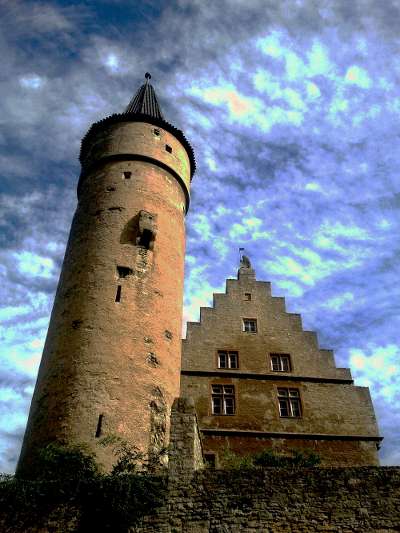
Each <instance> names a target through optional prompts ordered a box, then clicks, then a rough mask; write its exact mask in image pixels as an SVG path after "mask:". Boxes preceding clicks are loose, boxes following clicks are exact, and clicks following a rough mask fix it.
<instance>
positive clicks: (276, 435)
mask: <svg viewBox="0 0 400 533" xmlns="http://www.w3.org/2000/svg"><path fill="white" fill-rule="evenodd" d="M200 432H201V433H203V435H216V436H221V437H229V436H232V437H257V438H262V439H301V440H341V441H343V440H347V441H349V440H351V441H370V442H371V441H372V442H381V441H382V440H383V437H379V436H377V435H336V434H333V433H332V434H329V433H285V432H280V431H253V430H246V429H215V428H200Z"/></svg>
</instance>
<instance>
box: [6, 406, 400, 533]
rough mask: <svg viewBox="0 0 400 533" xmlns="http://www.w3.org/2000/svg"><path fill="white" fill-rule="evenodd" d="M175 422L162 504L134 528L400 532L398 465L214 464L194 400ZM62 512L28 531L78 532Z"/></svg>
mask: <svg viewBox="0 0 400 533" xmlns="http://www.w3.org/2000/svg"><path fill="white" fill-rule="evenodd" d="M171 428H172V429H171V438H170V453H169V468H168V489H167V492H166V495H165V499H164V503H163V504H162V505H161V506H160V507H158V508H157V509H156V510H155V511H154V512H153V513H152V514H151V515H149V516H145V517H143V518H142V520H141V522H140V523H138V524H136V525H135V526H133V527H132V528H131V529H130V533H206V532H210V533H239V532H240V533H250V532H253V533H256V532H258V533H289V532H291V533H300V532H302V533H314V532H340V533H355V532H359V533H366V532H370V533H372V532H373V533H389V532H394V531H400V468H399V467H376V466H371V467H349V468H338V467H323V468H319V467H313V468H275V467H269V468H262V469H250V470H210V469H206V468H204V464H203V458H202V444H201V440H200V433H199V430H198V427H197V417H196V413H195V407H194V402H193V401H192V400H190V399H184V398H179V399H176V400H175V402H174V404H173V407H172V413H171ZM16 512H17V510H16ZM57 513H58V511H57V510H55V512H52V514H51V516H49V521H48V526H46V527H44V528H43V527H40V528H37V529H29V533H39V532H40V533H56V532H57V533H58V532H63V533H64V532H71V533H72V532H75V531H78V524H79V517H74V518H73V519H71V512H67V513H66V512H65V509H64V510H59V515H58V514H57ZM72 514H73V513H72ZM0 515H1V512H0ZM63 517H64V518H63ZM1 522H2V520H1V517H0V525H1ZM7 533H9V532H8V531H7ZM13 533H22V531H18V532H15V531H13Z"/></svg>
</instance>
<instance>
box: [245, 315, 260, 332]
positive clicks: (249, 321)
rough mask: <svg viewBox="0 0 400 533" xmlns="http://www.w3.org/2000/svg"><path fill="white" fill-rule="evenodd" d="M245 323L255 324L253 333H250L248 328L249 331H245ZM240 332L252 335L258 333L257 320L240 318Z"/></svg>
mask: <svg viewBox="0 0 400 533" xmlns="http://www.w3.org/2000/svg"><path fill="white" fill-rule="evenodd" d="M246 322H248V323H254V324H255V329H254V331H252V328H250V329H249V330H247V329H246ZM242 332H243V333H252V334H253V335H254V334H256V333H258V323H257V319H256V318H242Z"/></svg>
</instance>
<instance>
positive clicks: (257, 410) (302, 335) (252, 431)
mask: <svg viewBox="0 0 400 533" xmlns="http://www.w3.org/2000/svg"><path fill="white" fill-rule="evenodd" d="M181 374H182V377H181V396H190V397H192V398H193V399H194V403H195V408H196V412H197V416H198V422H199V427H200V432H201V435H202V441H203V451H204V454H205V457H206V459H207V460H208V461H209V462H211V463H213V464H216V465H217V466H218V465H219V464H221V463H222V462H223V455H224V453H226V451H225V450H226V449H230V450H231V451H233V452H235V453H237V454H239V455H243V454H249V453H256V452H260V451H261V450H263V449H265V448H268V449H271V450H273V451H276V452H278V453H285V452H286V453H287V452H288V451H289V450H298V451H303V452H304V451H305V450H307V451H309V452H311V451H312V452H314V453H317V454H318V455H319V456H320V458H321V461H322V464H323V465H341V466H350V465H353V466H354V465H357V466H363V465H378V464H379V463H378V457H377V449H378V448H379V442H380V440H381V437H379V432H378V428H377V424H376V420H375V415H374V410H373V406H372V402H371V398H370V394H369V390H368V388H367V387H355V386H354V385H353V380H352V378H351V374H350V370H349V369H347V368H336V366H335V362H334V357H333V353H332V351H331V350H323V349H321V348H319V346H318V341H317V336H316V334H315V333H314V332H312V331H304V330H303V328H302V324H301V317H300V315H297V314H292V313H287V312H286V311H285V300H284V298H277V297H273V296H271V286H270V283H266V282H264V281H258V280H256V277H255V272H254V270H253V269H252V268H251V265H250V261H249V260H248V259H247V258H246V257H244V258H243V259H242V262H241V265H240V268H239V271H238V278H237V279H228V280H227V281H226V293H225V294H214V303H213V307H212V308H204V307H202V308H201V310H200V322H198V323H197V322H189V323H188V327H187V338H186V339H185V340H183V350H182V372H181Z"/></svg>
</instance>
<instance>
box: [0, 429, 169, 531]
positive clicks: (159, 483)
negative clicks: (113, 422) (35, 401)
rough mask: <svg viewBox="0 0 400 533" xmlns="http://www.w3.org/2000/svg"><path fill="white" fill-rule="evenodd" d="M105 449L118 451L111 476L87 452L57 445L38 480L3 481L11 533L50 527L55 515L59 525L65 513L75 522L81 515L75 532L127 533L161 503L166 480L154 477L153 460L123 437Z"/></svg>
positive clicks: (0, 489)
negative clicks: (48, 523) (60, 516)
mask: <svg viewBox="0 0 400 533" xmlns="http://www.w3.org/2000/svg"><path fill="white" fill-rule="evenodd" d="M101 445H102V446H112V448H113V452H114V454H115V456H116V462H115V464H114V467H113V469H112V471H111V472H110V473H102V472H101V470H100V468H99V466H98V465H97V464H96V461H95V457H94V454H92V453H90V452H89V451H88V450H87V449H86V448H85V447H83V446H70V447H66V446H61V445H59V444H55V443H51V444H49V445H48V446H46V447H45V448H44V449H42V450H40V451H39V453H38V455H37V457H36V460H35V465H36V473H37V475H36V477H35V479H34V480H32V479H20V478H18V477H15V476H10V475H2V476H0V508H1V509H2V510H3V512H4V516H6V517H7V527H8V528H9V529H8V531H24V530H25V529H28V528H29V527H32V526H35V527H40V526H44V525H45V523H46V520H47V519H48V517H49V516H51V513H52V512H54V519H55V520H56V519H57V517H58V516H59V515H60V513H61V514H62V511H64V514H68V513H69V518H70V519H71V520H72V521H73V519H74V516H78V520H77V523H76V525H75V526H74V527H73V531H77V532H80V533H86V532H88V531H96V532H99V533H101V532H113V533H125V532H127V531H128V530H129V527H131V526H133V525H134V524H135V522H137V521H138V520H139V519H140V518H141V517H142V516H143V514H145V513H147V512H150V511H151V510H152V509H154V508H155V507H156V506H157V505H159V504H161V502H162V499H163V494H164V489H165V480H164V478H163V477H161V476H157V475H154V474H151V473H150V472H151V470H152V469H153V462H152V461H146V460H144V457H143V454H141V453H140V452H139V451H138V450H137V449H136V448H135V447H134V446H131V445H129V444H128V443H127V442H125V441H124V440H122V439H119V438H118V437H107V438H105V439H103V442H102V443H101ZM158 464H159V460H158ZM71 531H72V530H71Z"/></svg>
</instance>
